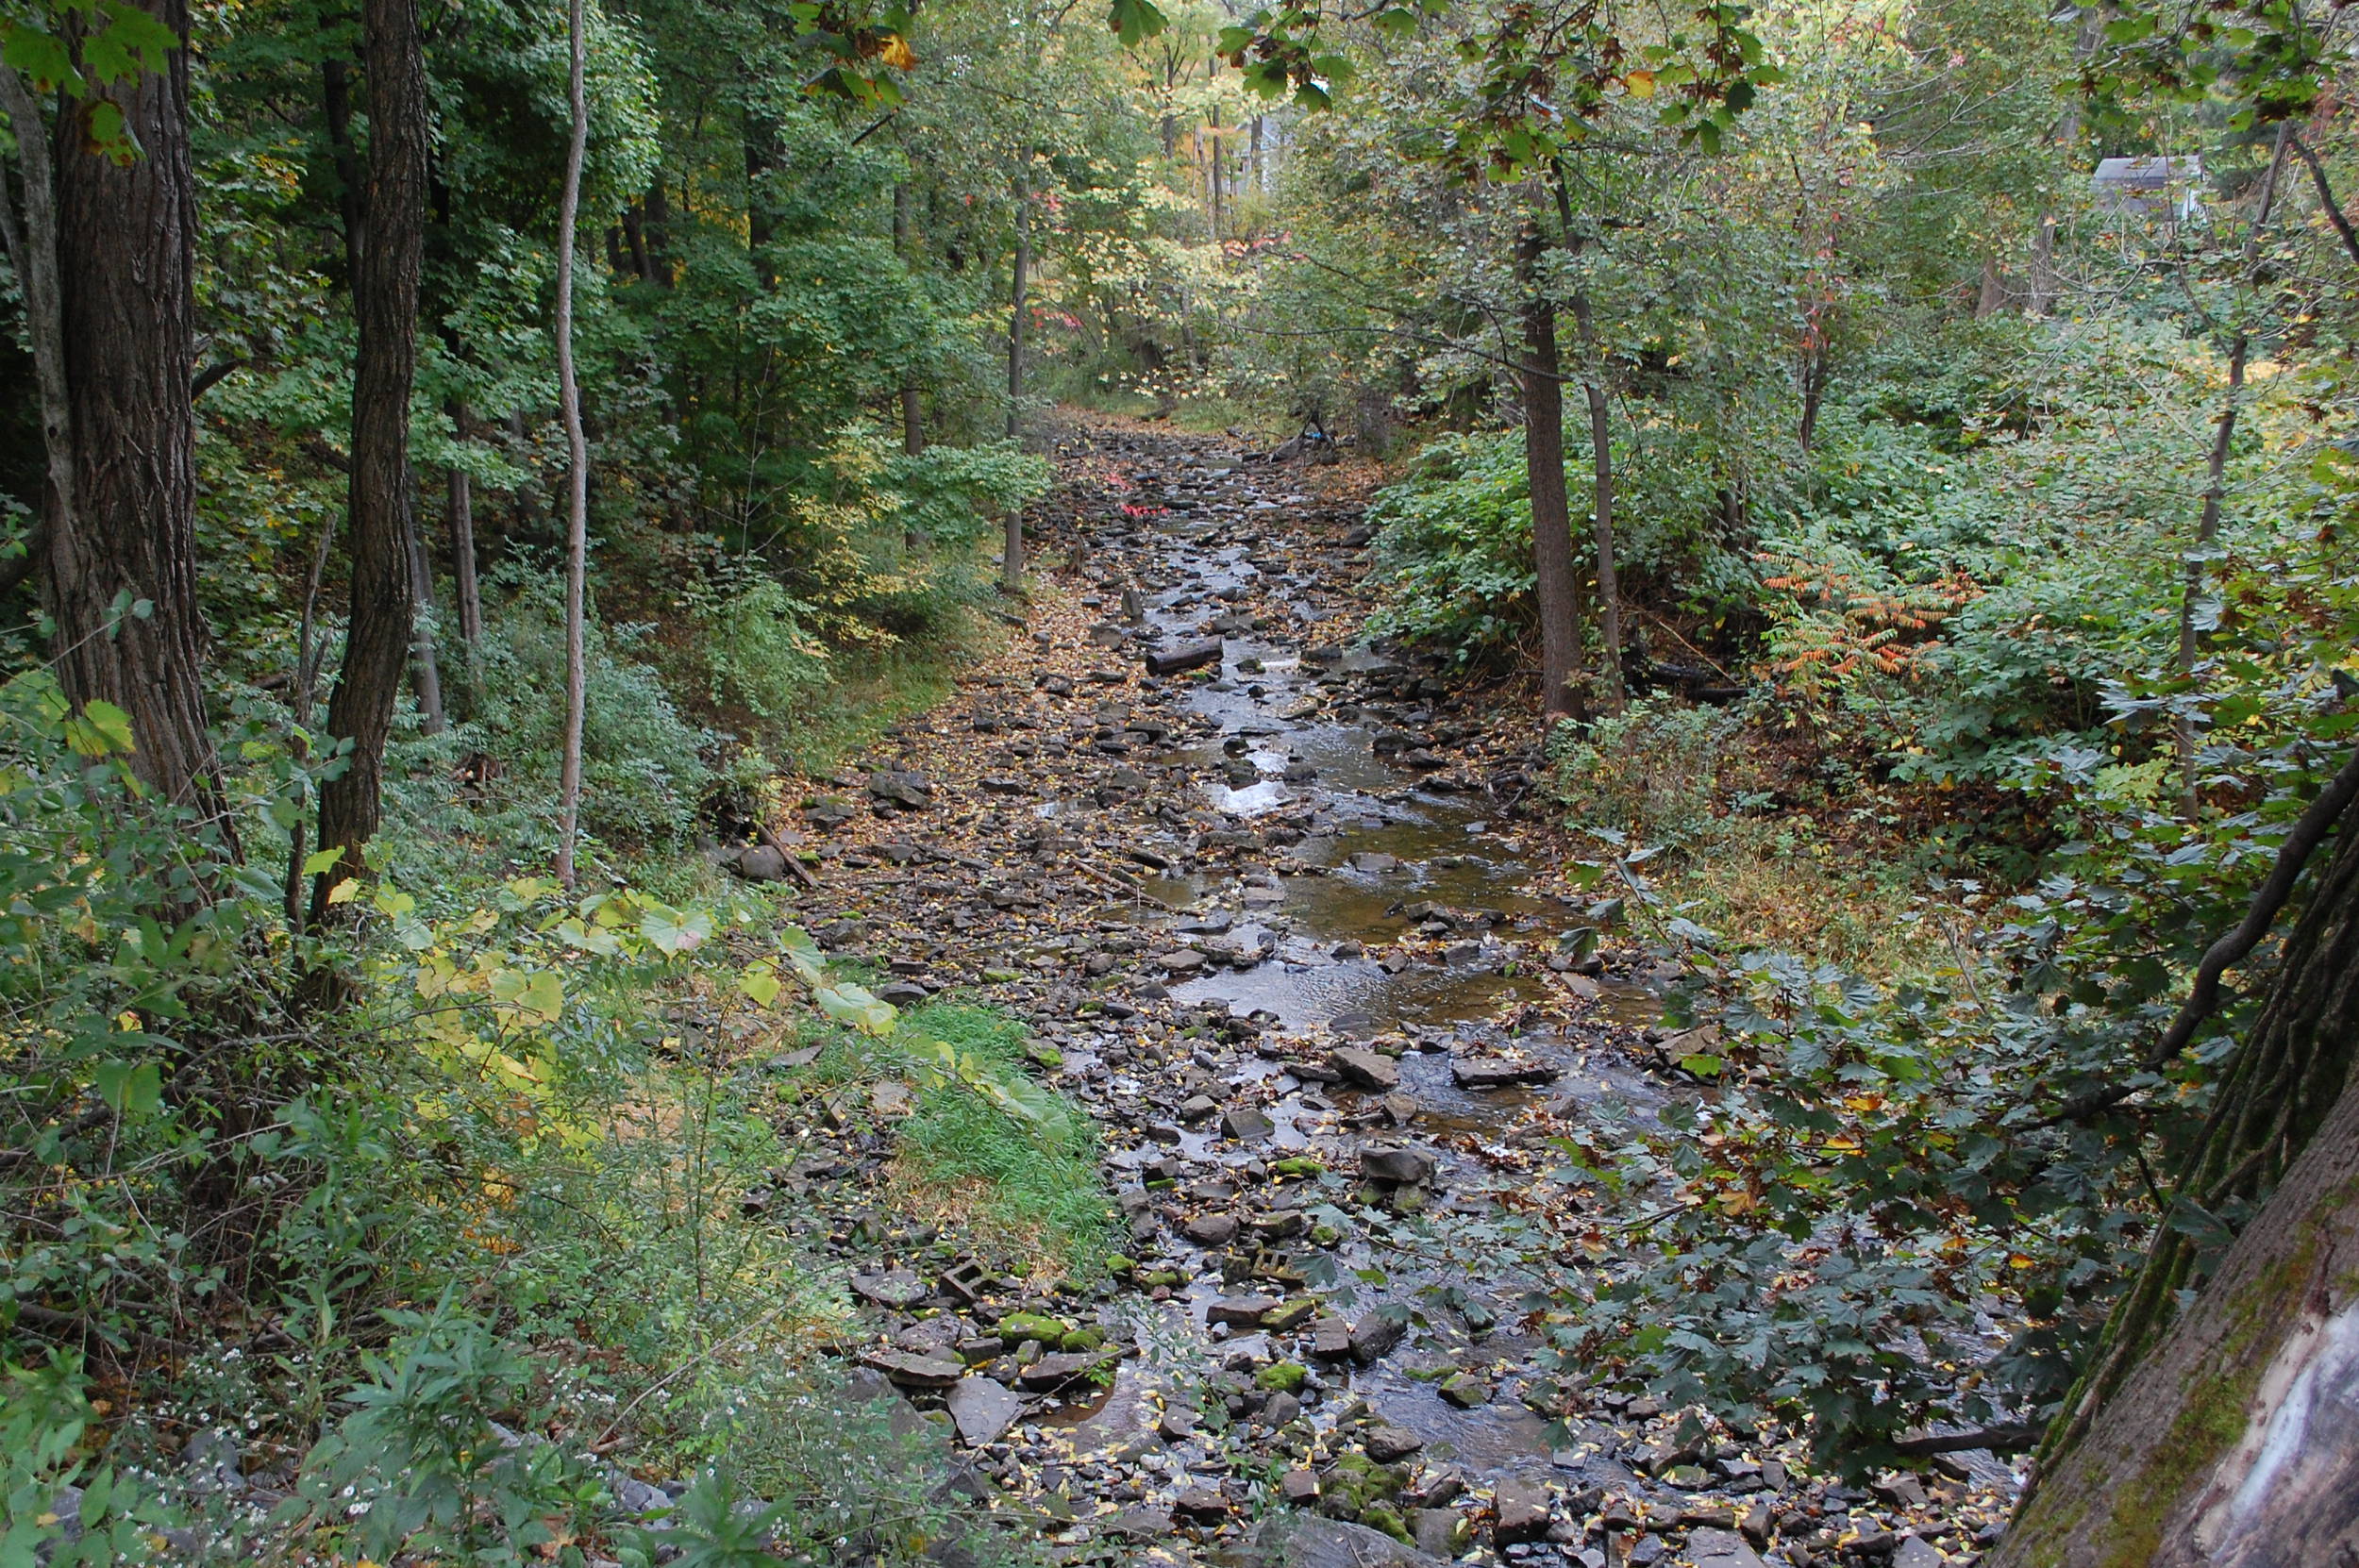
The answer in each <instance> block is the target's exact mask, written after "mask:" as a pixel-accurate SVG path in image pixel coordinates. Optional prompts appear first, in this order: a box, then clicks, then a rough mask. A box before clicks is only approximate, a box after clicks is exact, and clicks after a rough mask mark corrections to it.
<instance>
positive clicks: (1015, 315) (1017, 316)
mask: <svg viewBox="0 0 2359 1568" xmlns="http://www.w3.org/2000/svg"><path fill="white" fill-rule="evenodd" d="M1031 185H1032V180H1031V171H1030V169H1029V167H1026V166H1022V165H1019V166H1018V168H1017V170H1016V176H1015V266H1014V271H1013V274H1012V276H1013V287H1012V289H1011V290H1010V291H1009V299H1010V302H1011V303H1010V305H1009V309H1008V439H1009V440H1010V441H1014V440H1015V439H1016V438H1017V437H1018V436H1019V435H1021V434H1022V432H1023V425H1024V328H1025V317H1027V316H1028V315H1029V314H1030V313H1031V287H1032V189H1031ZM1006 526H1007V538H1006V544H1005V546H1004V554H1003V555H1002V556H1001V558H1000V563H999V575H1000V582H1001V584H1002V585H1003V586H1004V587H1005V588H1006V589H1007V590H1008V591H1009V592H1015V591H1016V590H1018V589H1020V588H1021V587H1023V586H1024V513H1023V510H1022V509H1020V508H1015V507H1011V508H1009V509H1008V515H1007V520H1006Z"/></svg>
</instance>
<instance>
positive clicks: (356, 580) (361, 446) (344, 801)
mask: <svg viewBox="0 0 2359 1568" xmlns="http://www.w3.org/2000/svg"><path fill="white" fill-rule="evenodd" d="M360 22H361V28H362V31H363V33H364V34H365V36H366V40H367V54H368V107H369V179H368V189H367V191H366V192H365V195H364V199H363V200H362V202H361V204H360V226H359V233H360V236H361V237H362V238H361V239H360V242H359V243H358V245H357V247H356V248H357V250H358V252H359V258H358V259H359V266H358V270H357V271H356V273H355V275H354V277H353V290H352V309H353V318H354V321H355V322H356V324H357V325H359V327H360V345H359V352H358V354H357V355H356V356H355V359H354V365H353V377H352V487H351V503H350V507H349V511H350V515H351V520H352V547H351V556H352V609H351V613H350V615H349V617H348V619H347V621H346V626H345V633H344V661H343V668H342V669H341V670H340V671H338V672H337V676H336V690H335V693H334V695H333V696H331V697H330V698H329V699H328V704H327V732H328V733H329V734H330V735H332V736H334V737H335V738H336V739H337V741H339V742H351V747H352V751H351V762H350V764H349V766H348V767H347V768H346V769H345V771H344V772H343V774H342V775H340V776H337V777H335V778H332V779H330V780H328V781H327V783H326V784H325V785H324V786H322V787H321V790H320V822H319V839H320V847H321V848H322V849H329V848H342V849H343V851H344V855H343V859H342V860H341V861H339V862H338V863H337V865H336V866H334V867H333V868H331V869H330V870H328V871H327V872H326V873H324V874H323V875H322V876H320V877H319V878H318V880H317V881H315V882H314V883H313V884H312V889H311V914H312V918H313V919H314V920H318V919H320V918H321V917H322V916H324V915H325V914H326V911H327V909H328V904H327V896H328V893H329V892H331V891H332V889H333V888H334V886H335V884H336V883H338V882H341V881H343V880H344V879H345V878H347V877H350V876H358V875H360V873H361V871H362V865H361V859H360V846H361V845H362V844H365V843H366V842H368V841H369V840H370V839H371V838H372V837H374V836H375V835H376V828H377V825H378V823H379V822H380V821H381V820H382V817H383V813H384V802H383V799H382V786H383V777H384V769H385V742H386V740H387V738H388V736H389V735H390V734H391V732H392V729H393V698H394V696H395V694H396V693H397V692H398V691H399V690H400V686H401V676H402V668H403V666H404V665H405V664H407V663H408V662H409V659H410V635H411V621H412V618H413V617H414V615H415V613H416V608H417V600H416V573H415V569H414V568H413V566H412V565H411V561H410V541H411V539H412V537H413V535H414V531H415V529H416V526H417V519H416V496H415V494H414V492H413V491H412V488H411V475H410V387H411V384H412V382H413V381H414V379H415V377H416V373H417V363H418V273H419V268H420V265H421V262H422V259H423V258H424V254H425V234H426V204H427V140H428V126H427V85H426V57H425V53H424V46H423V42H422V40H421V38H420V36H419V31H418V12H417V5H416V0H364V4H363V5H362V7H361V16H360Z"/></svg>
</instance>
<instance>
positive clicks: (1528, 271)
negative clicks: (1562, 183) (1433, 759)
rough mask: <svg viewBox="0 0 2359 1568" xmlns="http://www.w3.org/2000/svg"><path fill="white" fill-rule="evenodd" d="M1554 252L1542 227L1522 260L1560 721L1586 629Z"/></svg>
mask: <svg viewBox="0 0 2359 1568" xmlns="http://www.w3.org/2000/svg"><path fill="white" fill-rule="evenodd" d="M1547 250H1548V241H1547V240H1546V239H1545V238H1544V237H1543V236H1542V235H1541V233H1540V231H1539V229H1538V228H1537V227H1536V226H1535V227H1532V228H1529V229H1527V230H1525V231H1524V237H1523V240H1522V242H1521V243H1520V245H1519V246H1518V247H1517V250H1516V261H1517V263H1518V268H1517V270H1518V271H1519V272H1521V273H1522V275H1523V283H1524V288H1525V290H1526V291H1527V293H1526V298H1525V303H1524V360H1525V364H1524V372H1523V383H1524V471H1525V475H1526V481H1527V484H1528V487H1529V488H1530V490H1531V555H1532V567H1533V572H1534V574H1535V575H1536V576H1537V577H1538V578H1539V591H1538V592H1539V599H1540V701H1541V705H1542V711H1543V712H1544V713H1545V714H1546V715H1547V716H1548V721H1549V722H1551V723H1553V722H1554V721H1555V720H1557V719H1560V718H1570V717H1575V716H1577V711H1578V709H1579V699H1578V696H1577V694H1576V692H1575V691H1574V684H1575V682H1576V681H1577V680H1578V679H1579V678H1580V676H1581V626H1580V619H1579V616H1580V611H1579V609H1578V607H1577V605H1576V603H1575V600H1574V592H1575V589H1574V583H1573V528H1572V508H1571V504H1570V502H1569V501H1568V500H1567V498H1566V496H1565V492H1564V381H1563V380H1562V378H1561V375H1560V370H1561V367H1560V365H1559V362H1558V355H1557V350H1556V305H1555V303H1554V302H1553V301H1552V300H1550V299H1549V298H1548V294H1547V292H1546V290H1545V287H1544V286H1543V284H1542V282H1541V280H1540V276H1539V272H1540V258H1541V257H1542V256H1543V255H1545V254H1546V253H1547Z"/></svg>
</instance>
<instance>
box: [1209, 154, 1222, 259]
mask: <svg viewBox="0 0 2359 1568" xmlns="http://www.w3.org/2000/svg"><path fill="white" fill-rule="evenodd" d="M1210 140H1211V142H1212V144H1213V161H1212V164H1211V167H1210V168H1209V169H1208V170H1207V175H1208V177H1209V178H1210V180H1211V181H1212V183H1211V185H1210V186H1209V187H1208V189H1209V190H1210V192H1211V193H1212V198H1213V243H1214V244H1216V245H1217V244H1219V243H1220V138H1219V137H1217V136H1215V137H1213V138H1211V139H1210Z"/></svg>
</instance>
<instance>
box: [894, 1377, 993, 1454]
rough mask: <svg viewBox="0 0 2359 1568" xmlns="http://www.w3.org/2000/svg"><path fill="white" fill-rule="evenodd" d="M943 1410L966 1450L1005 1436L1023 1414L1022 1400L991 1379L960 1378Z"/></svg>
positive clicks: (944, 1403)
mask: <svg viewBox="0 0 2359 1568" xmlns="http://www.w3.org/2000/svg"><path fill="white" fill-rule="evenodd" d="M887 1376H890V1374H888V1375H887ZM943 1408H944V1409H945V1410H948V1411H949V1412H950V1420H951V1422H952V1424H953V1425H955V1426H957V1427H958V1432H959V1441H960V1442H961V1443H965V1444H966V1445H967V1446H968V1447H969V1448H980V1447H981V1446H983V1444H985V1443H996V1442H998V1441H999V1440H1000V1439H1001V1438H1002V1437H1004V1436H1006V1435H1007V1430H1008V1428H1009V1427H1010V1426H1014V1425H1015V1418H1016V1417H1017V1416H1019V1415H1021V1414H1023V1413H1024V1401H1023V1399H1022V1398H1021V1397H1020V1396H1019V1395H1017V1394H1016V1393H1014V1392H1013V1391H1012V1390H1011V1389H1009V1388H1008V1387H1007V1386H1006V1385H1005V1384H1003V1383H1000V1382H997V1381H995V1380H994V1379H992V1378H989V1377H962V1378H961V1379H960V1380H959V1383H958V1385H957V1386H956V1387H955V1388H953V1389H952V1390H951V1391H950V1396H949V1398H948V1399H946V1400H945V1401H944V1402H943Z"/></svg>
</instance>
